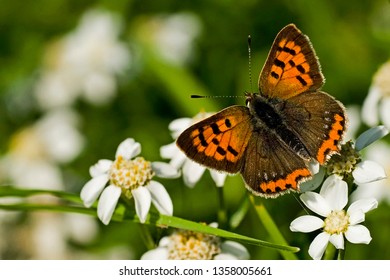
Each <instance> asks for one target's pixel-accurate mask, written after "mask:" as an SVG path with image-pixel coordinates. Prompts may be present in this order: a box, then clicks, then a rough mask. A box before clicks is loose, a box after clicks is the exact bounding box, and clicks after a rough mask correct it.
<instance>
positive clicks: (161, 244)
mask: <svg viewBox="0 0 390 280" xmlns="http://www.w3.org/2000/svg"><path fill="white" fill-rule="evenodd" d="M171 242H172V240H171V238H169V237H168V236H164V237H163V238H161V239H160V241H159V242H158V247H167V246H168V245H169V244H170V243H171Z"/></svg>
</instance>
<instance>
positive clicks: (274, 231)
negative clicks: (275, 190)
mask: <svg viewBox="0 0 390 280" xmlns="http://www.w3.org/2000/svg"><path fill="white" fill-rule="evenodd" d="M250 201H251V202H252V205H253V206H254V208H255V210H256V213H257V216H258V217H259V219H260V220H261V222H262V223H263V225H264V227H265V229H266V230H267V232H268V234H269V236H270V237H271V240H272V241H273V242H275V243H276V244H280V245H283V246H289V245H288V243H287V241H286V240H285V239H284V237H283V235H282V233H281V232H280V231H279V228H278V226H277V225H276V224H275V222H274V220H273V219H272V217H271V216H270V215H269V213H268V211H267V209H266V208H265V206H264V204H263V203H262V201H261V200H260V199H256V198H255V197H254V196H252V195H251V196H250ZM280 253H281V255H282V256H283V258H284V259H286V260H296V259H298V258H297V257H296V255H295V254H293V253H291V252H287V251H280Z"/></svg>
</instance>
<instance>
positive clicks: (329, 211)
mask: <svg viewBox="0 0 390 280" xmlns="http://www.w3.org/2000/svg"><path fill="white" fill-rule="evenodd" d="M300 199H301V200H302V202H303V203H304V204H305V205H306V206H307V207H308V208H309V209H310V210H312V211H313V212H315V213H316V214H318V215H320V216H322V217H324V218H325V219H324V220H323V219H321V218H319V217H317V216H312V215H305V216H301V217H299V218H297V219H295V220H294V221H292V222H291V224H290V230H291V231H300V232H312V231H315V230H318V229H322V232H321V233H320V234H318V235H317V237H315V238H314V240H313V242H312V243H311V244H310V247H309V255H310V256H311V257H312V258H313V259H321V257H322V255H323V254H324V252H325V249H326V247H327V245H328V243H329V242H331V243H332V244H333V245H334V246H335V247H336V248H337V249H344V237H345V238H346V239H347V240H348V241H349V242H351V243H362V244H369V243H370V241H371V239H372V238H371V236H370V232H369V230H368V229H367V228H366V227H365V226H363V225H360V223H361V222H363V221H364V219H365V215H364V214H365V213H366V212H368V211H370V210H372V209H375V208H376V207H377V206H378V202H377V201H376V200H375V199H373V198H371V199H362V200H358V201H355V202H353V203H352V204H351V205H350V206H349V208H348V209H347V211H345V210H344V207H345V206H346V205H347V203H348V186H347V183H346V182H345V181H343V180H341V179H340V178H339V177H338V176H337V175H332V176H329V177H328V178H327V179H326V180H325V182H324V184H323V186H322V188H321V191H320V193H319V194H318V193H315V192H306V193H304V194H302V195H301V196H300Z"/></svg>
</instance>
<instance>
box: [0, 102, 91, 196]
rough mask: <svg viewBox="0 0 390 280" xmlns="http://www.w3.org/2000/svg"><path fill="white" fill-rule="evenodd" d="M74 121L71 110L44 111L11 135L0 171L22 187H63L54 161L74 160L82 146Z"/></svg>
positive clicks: (81, 138) (75, 118)
mask: <svg viewBox="0 0 390 280" xmlns="http://www.w3.org/2000/svg"><path fill="white" fill-rule="evenodd" d="M77 125H78V116H77V114H76V113H75V112H73V111H71V110H65V109H64V110H56V111H54V112H47V113H46V114H45V115H43V117H42V118H41V119H39V120H38V121H37V122H36V123H34V124H33V125H31V126H28V127H25V128H23V129H21V130H20V131H18V132H17V133H15V134H14V135H13V136H12V137H11V141H10V145H9V146H10V150H9V151H8V153H7V154H6V155H5V156H4V157H3V158H2V159H1V160H0V174H2V176H4V177H6V179H7V180H10V181H11V182H12V183H13V184H15V185H19V186H23V187H31V188H37V187H38V188H45V189H57V190H58V189H63V187H64V186H63V180H62V174H61V170H60V168H59V167H58V164H62V163H68V162H70V161H72V160H74V159H75V158H76V157H77V156H78V155H79V154H80V152H81V150H82V149H83V147H84V138H83V136H82V135H81V134H80V132H79V131H78V129H77Z"/></svg>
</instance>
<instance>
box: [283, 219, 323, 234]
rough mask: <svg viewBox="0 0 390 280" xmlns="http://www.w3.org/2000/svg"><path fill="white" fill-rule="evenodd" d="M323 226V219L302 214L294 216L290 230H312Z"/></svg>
mask: <svg viewBox="0 0 390 280" xmlns="http://www.w3.org/2000/svg"><path fill="white" fill-rule="evenodd" d="M323 226H324V221H323V220H321V219H320V218H318V217H316V216H311V215H304V216H301V217H298V218H296V219H295V220H294V221H292V222H291V224H290V230H291V231H299V232H312V231H315V230H317V229H320V228H322V227H323Z"/></svg>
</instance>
